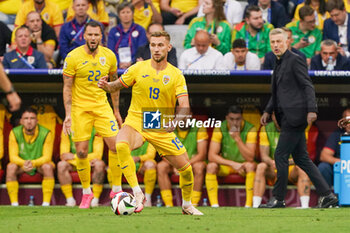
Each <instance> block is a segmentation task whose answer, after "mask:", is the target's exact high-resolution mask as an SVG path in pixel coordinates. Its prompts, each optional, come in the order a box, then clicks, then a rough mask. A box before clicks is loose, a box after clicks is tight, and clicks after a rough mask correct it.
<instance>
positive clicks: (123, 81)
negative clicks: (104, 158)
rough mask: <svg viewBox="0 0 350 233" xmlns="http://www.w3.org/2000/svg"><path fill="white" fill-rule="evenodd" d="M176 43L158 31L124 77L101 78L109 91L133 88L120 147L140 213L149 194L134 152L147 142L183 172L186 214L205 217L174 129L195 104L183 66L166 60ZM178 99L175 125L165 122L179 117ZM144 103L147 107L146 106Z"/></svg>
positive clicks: (123, 166) (126, 176)
mask: <svg viewBox="0 0 350 233" xmlns="http://www.w3.org/2000/svg"><path fill="white" fill-rule="evenodd" d="M171 47H172V46H171V44H170V36H169V34H168V33H167V32H164V31H161V32H155V33H153V34H152V35H151V38H150V49H151V54H152V58H151V59H150V60H146V61H141V62H138V63H136V64H135V65H133V66H131V67H130V68H129V69H128V70H127V71H125V72H124V74H123V75H122V76H121V77H120V78H119V80H116V81H113V82H107V77H102V78H101V79H100V80H99V82H98V86H99V87H100V88H102V89H104V90H105V91H107V92H115V91H119V90H120V89H121V88H123V87H130V86H133V89H132V98H131V105H130V107H129V110H128V116H127V117H126V120H125V123H124V125H123V127H122V128H121V130H120V132H119V133H118V136H117V145H116V147H117V153H118V157H119V160H120V166H121V168H122V170H123V174H124V176H125V178H126V179H127V181H128V183H129V184H130V186H131V188H132V189H133V192H134V194H135V198H136V206H137V208H136V209H135V212H140V211H141V210H142V209H143V203H144V195H143V193H142V191H141V189H140V187H139V184H138V182H137V177H136V172H135V170H136V169H135V163H134V161H133V159H132V157H131V150H134V149H135V148H138V147H140V146H141V145H142V143H143V141H144V140H147V141H148V142H149V143H151V144H152V145H153V146H154V147H155V149H156V150H157V151H158V153H159V155H160V156H162V157H165V158H166V159H167V160H168V161H169V162H170V164H172V165H173V166H174V167H175V168H176V169H177V170H178V171H179V173H180V188H181V190H182V211H183V213H184V214H189V215H203V213H201V212H200V211H199V210H197V209H196V208H195V207H194V206H193V205H192V203H191V197H192V190H193V172H192V166H191V164H190V163H189V159H188V155H187V152H186V149H185V147H184V146H183V144H182V143H181V142H180V140H179V139H178V138H177V137H176V135H175V133H174V132H173V131H174V129H175V126H174V124H175V123H177V122H178V121H180V120H183V118H184V116H185V115H187V114H188V112H189V111H188V110H189V107H190V104H189V99H188V93H187V86H186V81H185V77H184V76H183V75H182V73H181V71H180V70H179V69H177V68H176V67H174V66H172V65H171V64H170V63H168V62H167V55H168V52H169V51H170V50H171ZM176 101H178V103H179V111H178V114H177V115H176V117H175V118H174V119H173V121H169V122H168V123H171V124H167V123H165V124H162V122H161V118H163V117H165V116H166V115H168V116H169V115H174V110H175V106H176ZM143 106H147V109H145V108H143ZM162 115H163V117H161V116H162Z"/></svg>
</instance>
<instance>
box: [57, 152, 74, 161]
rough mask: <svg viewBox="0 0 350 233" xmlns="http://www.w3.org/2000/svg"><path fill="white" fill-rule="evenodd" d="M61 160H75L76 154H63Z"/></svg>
mask: <svg viewBox="0 0 350 233" xmlns="http://www.w3.org/2000/svg"><path fill="white" fill-rule="evenodd" d="M60 158H61V160H64V161H67V160H73V159H74V154H73V153H63V154H61V156H60Z"/></svg>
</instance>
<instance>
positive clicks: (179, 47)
mask: <svg viewBox="0 0 350 233" xmlns="http://www.w3.org/2000/svg"><path fill="white" fill-rule="evenodd" d="M187 28H188V25H164V29H165V31H167V32H168V33H169V34H170V38H171V44H172V45H173V47H175V48H176V57H177V60H178V61H179V60H180V56H181V54H182V52H183V51H184V50H185V49H184V40H185V36H186V34H187Z"/></svg>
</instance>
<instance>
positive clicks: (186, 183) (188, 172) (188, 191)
mask: <svg viewBox="0 0 350 233" xmlns="http://www.w3.org/2000/svg"><path fill="white" fill-rule="evenodd" d="M178 171H179V174H180V182H179V185H180V188H181V192H182V200H183V201H185V202H190V201H191V198H192V191H193V172H192V166H191V164H190V163H187V164H186V165H185V166H183V167H182V168H180V169H178Z"/></svg>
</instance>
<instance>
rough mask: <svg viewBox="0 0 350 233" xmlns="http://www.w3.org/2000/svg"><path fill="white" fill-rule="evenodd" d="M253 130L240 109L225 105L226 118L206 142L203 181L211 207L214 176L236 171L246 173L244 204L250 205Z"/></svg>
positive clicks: (214, 203)
mask: <svg viewBox="0 0 350 233" xmlns="http://www.w3.org/2000/svg"><path fill="white" fill-rule="evenodd" d="M256 143H257V131H256V128H255V127H254V125H253V124H251V123H249V122H247V121H246V120H244V119H243V117H242V109H241V108H240V107H238V106H231V107H229V109H228V111H227V115H226V120H225V121H223V122H222V124H221V127H220V128H215V129H214V132H213V135H212V137H211V142H210V146H209V153H208V160H209V164H208V165H207V174H206V176H205V182H206V186H207V192H208V197H209V201H210V204H211V206H212V207H218V206H219V202H218V181H217V176H227V175H229V174H233V173H236V174H237V173H238V174H239V175H241V176H245V177H246V183H245V185H246V203H245V206H246V207H252V199H253V185H254V177H255V168H256V164H255V162H254V158H255V150H256Z"/></svg>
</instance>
